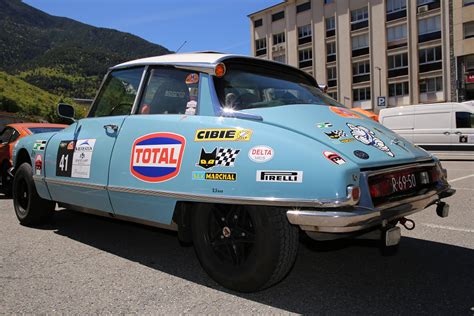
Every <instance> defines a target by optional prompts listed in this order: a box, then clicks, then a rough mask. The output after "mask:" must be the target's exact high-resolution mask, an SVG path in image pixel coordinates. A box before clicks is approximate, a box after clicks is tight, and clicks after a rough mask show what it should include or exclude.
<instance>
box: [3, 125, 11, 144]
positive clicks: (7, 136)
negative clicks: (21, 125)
mask: <svg viewBox="0 0 474 316" xmlns="http://www.w3.org/2000/svg"><path fill="white" fill-rule="evenodd" d="M13 131H14V129H13V128H11V127H7V128H5V129H4V130H3V131H2V133H1V134H0V142H1V143H2V144H8V143H9V142H10V138H11V137H12V135H13Z"/></svg>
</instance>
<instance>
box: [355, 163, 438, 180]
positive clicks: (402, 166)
mask: <svg viewBox="0 0 474 316" xmlns="http://www.w3.org/2000/svg"><path fill="white" fill-rule="evenodd" d="M434 166H436V162H434V161H432V160H428V161H426V162H419V163H413V164H408V165H401V166H397V167H389V168H385V169H380V170H374V171H370V170H368V171H362V172H366V173H367V174H368V176H369V177H371V176H374V175H378V174H383V173H389V172H394V171H400V170H405V169H410V168H420V167H434Z"/></svg>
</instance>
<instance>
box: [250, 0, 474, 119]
mask: <svg viewBox="0 0 474 316" xmlns="http://www.w3.org/2000/svg"><path fill="white" fill-rule="evenodd" d="M472 2H474V0H471V1H467V0H464V1H463V0H286V1H284V2H282V3H279V4H277V5H275V6H272V7H269V8H266V9H263V10H261V11H258V12H255V13H252V14H250V15H249V18H250V22H251V38H252V40H251V44H252V52H253V54H254V56H256V57H260V58H266V59H272V60H275V61H279V62H283V63H287V64H290V65H293V66H295V67H298V68H300V69H302V70H304V71H306V72H308V73H310V74H312V75H313V76H314V77H315V78H316V79H317V81H318V82H319V83H325V84H327V85H328V93H329V95H331V96H332V97H333V98H335V99H337V100H339V101H340V102H341V103H344V104H346V105H351V106H353V107H361V108H363V109H372V110H376V111H377V110H378V107H377V104H376V102H377V97H378V96H385V97H387V102H388V105H389V106H400V105H406V104H417V103H431V102H448V101H454V100H457V97H458V95H460V92H459V91H458V90H460V89H459V88H460V87H461V86H463V87H470V85H471V84H472V86H473V92H474V59H471V57H469V54H472V52H474V46H473V44H472V43H471V42H470V41H471V40H472V41H474V39H469V37H470V36H472V37H474V24H466V22H465V21H468V20H469V21H472V18H473V17H474V6H473V7H469V4H472ZM453 3H454V8H455V9H456V10H458V11H459V12H457V19H458V20H457V21H458V24H459V25H456V24H453V21H452V20H453ZM464 6H467V7H469V10H468V11H466V10H465V8H464ZM454 13H456V11H455V10H454ZM453 25H454V34H457V33H456V32H460V31H461V33H463V32H462V30H464V35H462V36H461V37H459V38H458V37H456V35H455V36H452V34H453ZM471 28H472V30H471ZM453 45H454V48H455V49H453ZM454 54H458V55H456V56H459V57H458V60H459V62H458V65H457V64H456V62H454V60H455V57H454ZM471 56H472V55H471ZM473 58H474V57H473ZM459 67H460V68H461V69H459ZM469 67H473V68H472V70H473V72H472V76H471V77H469V75H468V76H464V75H459V78H461V77H462V76H464V77H462V78H463V80H464V84H461V83H460V82H458V81H457V80H456V68H458V69H459V71H465V70H468V71H469V69H471V68H469ZM466 80H468V81H466ZM464 90H466V91H468V90H467V88H464ZM469 91H470V90H469Z"/></svg>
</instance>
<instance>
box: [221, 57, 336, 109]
mask: <svg viewBox="0 0 474 316" xmlns="http://www.w3.org/2000/svg"><path fill="white" fill-rule="evenodd" d="M226 68H227V70H226V74H225V75H224V77H222V78H217V77H216V78H215V79H214V84H215V87H216V92H217V96H218V98H219V101H220V103H221V105H222V106H223V107H224V108H229V109H232V110H235V111H239V110H246V109H255V108H268V107H275V106H282V105H290V104H318V105H327V106H342V105H341V104H339V103H337V102H336V101H335V100H333V99H331V98H330V97H329V96H327V95H325V94H324V93H323V92H322V91H321V89H319V87H316V86H314V83H313V82H311V81H310V79H308V78H306V77H305V76H304V75H302V74H300V73H298V71H296V70H295V71H288V69H287V68H286V67H285V69H278V66H276V65H275V67H274V68H269V67H268V66H266V67H259V66H256V65H244V64H242V63H229V64H227V63H226Z"/></svg>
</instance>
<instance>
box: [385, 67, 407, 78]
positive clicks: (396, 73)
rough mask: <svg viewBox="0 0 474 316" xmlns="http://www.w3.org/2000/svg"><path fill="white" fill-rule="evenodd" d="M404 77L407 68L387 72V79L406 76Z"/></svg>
mask: <svg viewBox="0 0 474 316" xmlns="http://www.w3.org/2000/svg"><path fill="white" fill-rule="evenodd" d="M406 75H408V67H404V68H394V69H389V70H388V77H389V78H395V77H400V76H406Z"/></svg>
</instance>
